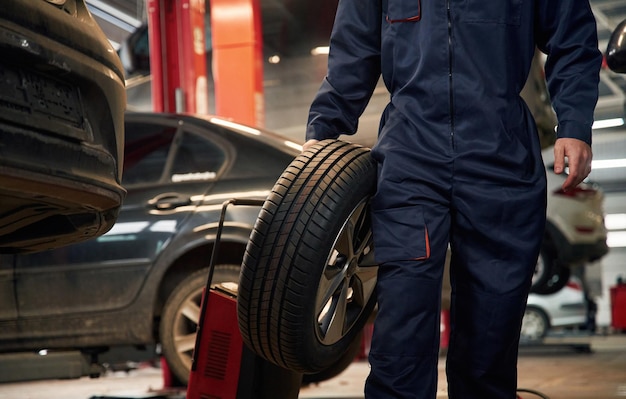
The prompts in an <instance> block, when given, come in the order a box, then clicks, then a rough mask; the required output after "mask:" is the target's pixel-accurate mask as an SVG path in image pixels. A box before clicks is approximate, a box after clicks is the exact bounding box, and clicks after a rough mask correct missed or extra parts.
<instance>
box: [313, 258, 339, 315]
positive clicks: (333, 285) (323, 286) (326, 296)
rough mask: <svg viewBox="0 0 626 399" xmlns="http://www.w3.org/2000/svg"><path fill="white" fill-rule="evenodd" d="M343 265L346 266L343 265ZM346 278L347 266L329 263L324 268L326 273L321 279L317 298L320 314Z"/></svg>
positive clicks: (317, 309)
mask: <svg viewBox="0 0 626 399" xmlns="http://www.w3.org/2000/svg"><path fill="white" fill-rule="evenodd" d="M342 266H345V264H344V265H342ZM345 279H346V268H345V267H339V266H334V265H328V266H327V267H326V269H325V270H324V274H323V275H322V278H321V280H320V284H319V287H318V289H317V298H316V299H315V304H316V312H317V314H318V315H319V314H320V313H321V312H322V311H323V310H324V307H325V306H326V304H327V303H328V301H330V298H331V297H332V296H333V295H334V294H335V292H337V289H338V288H339V287H340V286H341V284H342V283H343V282H344V281H345Z"/></svg>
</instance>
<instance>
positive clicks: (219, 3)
mask: <svg viewBox="0 0 626 399" xmlns="http://www.w3.org/2000/svg"><path fill="white" fill-rule="evenodd" d="M146 1H147V6H148V7H147V10H148V35H149V37H150V54H151V70H152V104H153V109H154V111H155V112H189V113H200V114H207V113H208V101H207V99H208V93H207V90H208V84H207V83H208V82H207V62H206V51H205V48H206V43H205V40H204V38H205V34H204V33H205V24H204V18H205V14H206V8H205V0H146ZM209 4H210V7H211V9H210V11H211V12H210V15H211V26H210V27H209V28H210V29H211V37H212V54H211V56H212V65H211V68H212V72H213V73H212V75H213V79H214V87H215V107H216V112H215V113H216V114H217V115H218V116H222V117H224V118H228V119H232V120H234V121H236V122H239V123H244V124H249V125H255V126H261V127H262V126H264V117H265V105H264V104H265V102H264V98H263V58H262V57H263V53H262V42H263V39H262V35H261V15H260V5H259V0H210V3H209Z"/></svg>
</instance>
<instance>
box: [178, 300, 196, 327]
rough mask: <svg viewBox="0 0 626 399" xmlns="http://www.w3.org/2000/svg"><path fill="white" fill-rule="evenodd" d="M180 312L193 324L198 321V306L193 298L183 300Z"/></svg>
mask: <svg viewBox="0 0 626 399" xmlns="http://www.w3.org/2000/svg"><path fill="white" fill-rule="evenodd" d="M180 313H181V314H182V315H183V316H185V317H186V318H187V319H189V320H190V321H192V322H193V323H195V324H198V323H199V322H200V306H199V305H198V304H197V303H196V302H195V301H194V300H193V299H189V300H187V301H185V303H184V304H183V306H182V307H181V309H180Z"/></svg>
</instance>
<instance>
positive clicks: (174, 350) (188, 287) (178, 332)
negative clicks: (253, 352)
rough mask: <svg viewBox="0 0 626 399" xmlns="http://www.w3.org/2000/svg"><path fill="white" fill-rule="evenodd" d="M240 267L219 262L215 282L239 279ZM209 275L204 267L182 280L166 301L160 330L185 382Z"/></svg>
mask: <svg viewBox="0 0 626 399" xmlns="http://www.w3.org/2000/svg"><path fill="white" fill-rule="evenodd" d="M239 271H240V267H239V266H237V265H217V266H216V267H215V271H214V273H213V279H212V282H213V283H214V284H217V283H223V282H233V283H236V282H237V281H239ZM208 275H209V269H201V270H198V271H196V272H194V273H192V274H190V275H189V276H188V277H186V278H185V279H184V280H182V281H181V282H180V283H179V284H178V285H177V286H176V288H175V289H174V290H173V291H172V293H171V294H170V296H169V297H168V299H167V301H166V302H165V306H164V308H163V314H162V316H161V323H160V326H159V334H160V340H161V346H162V351H163V356H164V357H165V361H166V362H167V365H168V367H169V368H170V371H171V372H172V374H173V375H174V377H176V379H177V380H178V382H180V383H181V384H183V385H187V383H188V382H189V373H190V370H191V356H192V354H193V350H194V346H195V343H196V330H197V328H198V321H199V320H200V301H201V299H202V291H203V290H204V288H205V287H206V281H207V277H208Z"/></svg>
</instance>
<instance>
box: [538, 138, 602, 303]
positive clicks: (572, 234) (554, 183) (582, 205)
mask: <svg viewBox="0 0 626 399" xmlns="http://www.w3.org/2000/svg"><path fill="white" fill-rule="evenodd" d="M543 159H544V163H545V164H546V174H547V178H548V206H547V223H546V231H545V235H544V242H543V245H542V248H541V254H540V256H539V259H538V261H537V268H536V269H535V276H534V278H533V284H532V289H531V291H532V292H534V293H538V294H544V295H545V294H551V293H555V292H557V291H558V290H560V289H561V288H562V287H563V286H565V284H566V283H567V281H568V279H569V276H570V267H571V266H572V265H578V264H584V263H588V262H593V261H596V260H598V259H600V258H601V257H603V256H604V255H605V254H606V253H607V252H608V246H607V243H606V237H607V230H606V226H605V224H604V208H603V203H604V193H603V191H602V190H601V189H600V187H598V186H595V185H593V184H590V183H581V184H580V185H579V186H578V187H576V188H575V189H574V190H570V191H567V192H565V191H563V190H562V189H561V185H562V184H563V181H564V180H565V174H562V175H557V174H555V173H554V170H553V164H554V154H553V148H552V147H549V148H547V149H546V150H544V152H543Z"/></svg>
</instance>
